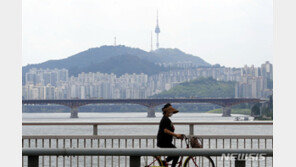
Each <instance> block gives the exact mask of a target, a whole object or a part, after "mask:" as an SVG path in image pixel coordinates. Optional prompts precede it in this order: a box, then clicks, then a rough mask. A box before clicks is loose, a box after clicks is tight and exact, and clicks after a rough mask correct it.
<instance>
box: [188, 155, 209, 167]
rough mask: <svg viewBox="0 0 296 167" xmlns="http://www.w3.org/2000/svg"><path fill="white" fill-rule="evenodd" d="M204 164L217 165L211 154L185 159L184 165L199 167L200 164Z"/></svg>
mask: <svg viewBox="0 0 296 167" xmlns="http://www.w3.org/2000/svg"><path fill="white" fill-rule="evenodd" d="M202 158H204V159H202ZM203 164H209V165H208V167H215V163H214V161H213V159H212V158H211V157H209V156H201V157H188V158H187V159H186V160H185V162H184V165H183V167H199V165H200V166H204V165H203ZM206 166H207V165H206Z"/></svg>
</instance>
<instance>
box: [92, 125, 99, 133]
mask: <svg viewBox="0 0 296 167" xmlns="http://www.w3.org/2000/svg"><path fill="white" fill-rule="evenodd" d="M93 135H98V125H93Z"/></svg>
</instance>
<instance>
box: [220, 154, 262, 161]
mask: <svg viewBox="0 0 296 167" xmlns="http://www.w3.org/2000/svg"><path fill="white" fill-rule="evenodd" d="M265 155H266V154H263V153H262V154H255V153H251V154H239V153H232V154H230V153H228V154H222V156H221V160H239V161H246V160H252V161H262V160H265Z"/></svg>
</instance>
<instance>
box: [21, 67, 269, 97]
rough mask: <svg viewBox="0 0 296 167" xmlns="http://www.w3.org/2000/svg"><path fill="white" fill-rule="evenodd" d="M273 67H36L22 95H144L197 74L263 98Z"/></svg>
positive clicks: (244, 94)
mask: <svg viewBox="0 0 296 167" xmlns="http://www.w3.org/2000/svg"><path fill="white" fill-rule="evenodd" d="M272 73H273V67H272V64H270V63H269V62H265V63H264V64H262V65H261V67H254V66H251V67H248V66H244V67H243V68H225V67H215V68H191V67H189V68H183V69H178V70H172V71H167V72H161V73H158V74H155V75H151V76H148V75H147V74H144V73H141V74H135V73H133V74H127V73H126V74H123V75H116V74H113V73H111V74H108V73H100V72H89V73H84V72H82V73H79V74H78V76H69V73H68V70H66V69H36V68H33V69H31V70H30V71H29V72H27V73H26V74H25V84H24V85H23V98H24V99H73V98H78V99H88V98H104V99H106V98H111V99H113V98H115V99H118V98H148V97H151V96H153V95H156V94H159V93H162V92H164V91H168V90H170V89H172V88H173V87H175V86H177V85H179V84H181V83H184V82H190V81H193V80H195V79H200V78H213V79H214V80H217V81H227V82H228V81H231V82H235V83H236V84H235V87H233V90H234V93H235V94H233V96H235V97H247V98H266V97H268V96H269V95H272V88H271V87H272V86H270V81H271V82H272V80H273V75H272Z"/></svg>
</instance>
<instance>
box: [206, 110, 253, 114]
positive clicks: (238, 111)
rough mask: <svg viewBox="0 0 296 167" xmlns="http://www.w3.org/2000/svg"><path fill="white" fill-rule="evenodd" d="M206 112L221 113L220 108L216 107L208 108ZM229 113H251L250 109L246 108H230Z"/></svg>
mask: <svg viewBox="0 0 296 167" xmlns="http://www.w3.org/2000/svg"><path fill="white" fill-rule="evenodd" d="M207 113H219V114H220V113H221V114H222V108H217V109H214V110H210V111H208V112H207ZM231 114H243V115H251V109H248V108H242V109H241V108H233V109H231Z"/></svg>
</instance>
